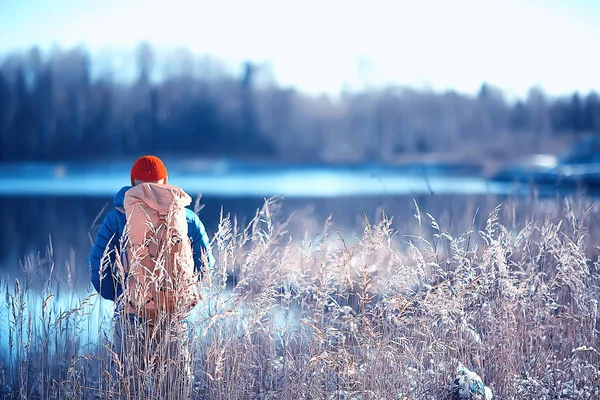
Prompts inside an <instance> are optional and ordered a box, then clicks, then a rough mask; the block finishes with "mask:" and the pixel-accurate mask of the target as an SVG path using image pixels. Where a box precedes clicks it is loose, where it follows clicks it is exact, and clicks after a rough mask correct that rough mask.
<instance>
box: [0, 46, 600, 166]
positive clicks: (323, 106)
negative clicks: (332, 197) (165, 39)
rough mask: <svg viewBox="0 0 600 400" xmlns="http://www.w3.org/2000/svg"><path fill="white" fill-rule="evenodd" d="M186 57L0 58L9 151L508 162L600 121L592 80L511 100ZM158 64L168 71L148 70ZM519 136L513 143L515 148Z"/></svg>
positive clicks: (72, 156) (0, 108) (85, 156)
mask: <svg viewBox="0 0 600 400" xmlns="http://www.w3.org/2000/svg"><path fill="white" fill-rule="evenodd" d="M176 59H177V60H178V61H179V62H178V64H177V65H178V68H177V70H176V71H172V70H171V71H169V69H168V68H167V67H166V66H164V65H159V64H158V63H157V62H156V56H155V52H154V50H153V48H152V47H151V46H150V45H148V44H142V45H140V46H138V48H137V50H136V51H135V53H134V54H132V55H131V60H130V61H131V64H132V65H135V71H136V72H135V73H134V76H133V79H130V80H129V81H123V80H119V79H116V78H115V77H114V75H115V74H117V73H118V72H119V71H111V70H104V71H103V72H102V73H96V74H95V75H96V76H93V74H92V71H93V69H94V68H93V67H94V66H93V62H92V60H91V57H90V55H89V54H88V53H87V52H86V50H85V49H83V48H74V49H70V50H54V51H49V52H46V53H42V52H40V51H39V50H37V49H35V48H34V49H31V50H29V51H26V52H22V53H11V54H9V55H5V56H4V57H2V58H0V161H2V162H7V161H40V160H43V161H56V160H61V161H64V160H88V161H89V160H115V159H123V158H130V157H136V156H137V155H139V154H145V153H160V154H161V155H176V156H178V157H186V156H187V157H208V158H222V157H225V158H242V159H254V160H256V159H258V160H266V161H275V162H291V163H297V162H310V163H365V162H375V163H397V162H402V161H403V160H416V159H418V158H417V157H418V156H427V155H434V156H435V159H436V160H447V161H452V160H461V161H462V162H465V161H473V162H481V163H486V162H492V161H494V160H496V161H497V160H500V161H507V160H508V161H510V160H511V159H512V158H514V157H518V156H522V155H523V154H531V153H547V152H552V153H557V152H561V151H562V150H564V147H563V146H564V145H565V143H571V142H572V141H573V140H574V139H577V138H578V137H581V135H582V134H587V133H594V132H599V131H600V96H599V95H598V93H596V92H594V91H590V92H589V93H577V92H574V93H572V94H568V95H562V96H548V95H546V94H545V93H544V91H543V90H542V89H541V88H538V87H533V88H531V89H530V91H529V93H528V95H527V97H526V98H522V99H512V100H510V99H506V98H505V96H504V95H503V92H502V90H501V89H500V88H496V87H493V86H491V85H488V84H485V83H483V84H482V86H481V89H480V90H479V92H478V93H477V94H475V95H467V94H461V93H458V92H456V91H445V92H434V91H425V90H415V89H410V88H405V87H401V86H398V87H396V86H391V85H390V86H389V87H386V88H382V89H373V90H365V91H360V92H356V91H348V92H343V91H342V93H341V95H340V96H339V97H331V96H327V95H321V96H315V95H308V94H304V93H302V92H301V91H298V90H296V89H294V88H288V87H284V86H282V85H278V84H277V83H276V82H275V80H274V79H272V78H271V76H270V71H269V68H268V67H267V66H263V65H261V64H258V63H252V62H247V63H246V64H245V65H243V67H242V68H241V71H231V69H227V68H226V67H225V66H224V65H222V64H220V63H219V60H218V59H212V58H210V57H208V56H205V57H194V56H193V55H192V54H191V53H189V52H185V51H182V50H180V51H178V52H177V54H176ZM157 70H159V72H160V75H161V76H162V79H160V80H158V81H157V80H151V79H150V77H151V76H153V75H156V72H157ZM515 143H518V144H519V145H518V146H514V144H515Z"/></svg>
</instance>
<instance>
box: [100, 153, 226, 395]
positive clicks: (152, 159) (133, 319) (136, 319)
mask: <svg viewBox="0 0 600 400" xmlns="http://www.w3.org/2000/svg"><path fill="white" fill-rule="evenodd" d="M130 179H131V186H125V187H123V188H121V189H120V190H119V191H118V192H117V193H116V194H115V196H114V199H113V203H114V207H115V208H114V210H112V211H111V212H110V213H109V214H108V215H107V216H106V218H104V221H103V223H102V225H101V226H100V229H99V230H98V233H97V234H96V238H95V240H94V244H93V247H92V249H91V252H90V255H89V257H88V263H89V268H90V274H91V282H92V285H93V286H94V289H95V290H96V291H97V292H98V293H99V295H100V296H101V297H102V298H104V299H106V300H110V301H113V302H114V303H115V307H114V308H115V318H114V321H115V324H114V332H113V350H114V352H115V355H116V357H115V358H116V359H117V360H115V362H117V361H118V362H117V363H118V365H119V366H120V368H121V371H120V372H119V373H118V376H120V377H121V378H123V377H126V378H128V379H129V383H128V384H127V385H126V386H127V388H126V389H127V390H128V393H131V392H132V391H133V392H134V393H137V392H139V391H140V390H141V389H140V388H141V387H143V383H142V380H143V379H142V378H140V377H139V374H138V372H139V371H141V370H151V369H154V373H153V375H154V379H157V377H158V376H159V375H160V376H163V377H164V376H165V374H164V366H165V364H167V362H166V361H168V360H169V359H172V358H174V354H175V353H177V356H178V357H179V359H180V360H183V361H184V363H185V364H186V365H185V366H184V367H183V369H185V370H186V375H187V376H185V377H186V378H190V379H191V380H193V376H190V375H191V370H190V369H189V368H190V360H189V357H190V354H189V351H188V349H187V346H188V344H184V341H185V333H184V329H183V328H182V326H183V324H181V323H178V324H176V325H174V324H173V321H169V322H168V323H167V322H165V321H159V322H157V321H153V320H149V319H148V318H144V316H142V315H136V314H134V313H132V312H131V309H130V307H127V306H125V305H124V304H123V303H125V302H126V301H125V300H123V298H125V297H128V296H127V295H124V293H125V294H126V293H127V290H126V289H127V288H124V286H126V285H125V282H124V281H125V280H124V279H122V278H120V277H119V276H121V275H123V273H122V271H121V273H119V269H121V270H123V269H126V268H127V265H124V264H127V262H123V259H124V257H123V255H124V254H126V249H125V248H122V247H126V244H125V243H126V242H127V239H128V238H127V236H128V234H127V232H129V226H128V225H127V223H128V221H127V214H126V211H127V210H126V207H127V201H128V200H127V198H129V200H131V199H132V196H133V193H136V196H138V195H139V193H144V190H145V189H149V191H150V192H152V189H151V188H152V186H151V185H161V186H159V188H160V187H162V185H165V186H169V185H168V183H167V182H168V173H167V169H166V167H165V165H164V163H163V162H162V160H161V159H160V158H158V157H156V156H151V155H147V156H143V157H140V158H138V159H137V160H136V161H135V163H134V164H133V166H132V168H131V172H130ZM145 185H146V186H148V188H144V187H143V186H145ZM132 188H135V190H132ZM173 188H175V187H173ZM139 189H142V190H141V191H140V190H139ZM157 189H158V188H157ZM176 189H179V188H176ZM130 190H131V192H130V195H129V196H127V195H126V194H127V193H128V192H129V191H130ZM155 191H157V190H155ZM181 193H184V192H183V191H181ZM184 196H187V195H186V194H185V193H184ZM185 219H186V221H187V235H188V237H189V239H190V241H189V244H190V247H191V254H192V257H193V264H194V266H193V267H194V270H195V271H196V273H197V274H198V275H199V277H202V275H203V274H204V273H206V272H207V271H210V270H212V269H213V267H214V263H215V260H214V256H213V254H212V251H211V248H210V244H209V240H208V235H207V233H206V229H205V227H204V225H203V223H202V221H201V220H200V219H199V218H198V216H197V215H196V213H195V212H194V211H193V210H191V209H189V208H185ZM184 225H185V224H184ZM131 234H132V235H133V231H132V232H131ZM119 261H120V262H119ZM179 322H181V321H179ZM156 332H160V333H161V334H160V335H157V334H156ZM165 332H168V333H169V335H164V333H165ZM165 337H166V340H168V344H167V345H164V343H163V342H164V341H165ZM157 341H161V343H158V342H157ZM157 349H158V350H157ZM172 349H175V350H172ZM182 350H183V351H182ZM157 353H161V356H160V357H158V358H157V356H156V354H157ZM149 358H154V359H160V358H163V359H164V360H163V362H162V363H159V364H162V366H161V365H156V362H155V363H154V365H153V366H151V367H153V368H149V366H148V359H149ZM144 359H145V360H144ZM171 361H172V360H171ZM158 367H163V371H162V372H163V373H157V368H158ZM180 370H181V368H180ZM144 379H145V378H144ZM171 379H172V377H171ZM176 380H177V379H176ZM121 381H123V379H121ZM177 381H185V379H184V380H177Z"/></svg>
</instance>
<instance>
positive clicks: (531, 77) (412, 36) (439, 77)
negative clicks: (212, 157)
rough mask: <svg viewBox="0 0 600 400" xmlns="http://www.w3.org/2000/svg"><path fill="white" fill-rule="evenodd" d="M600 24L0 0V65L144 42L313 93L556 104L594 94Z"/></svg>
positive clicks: (347, 9) (350, 8) (532, 14)
mask: <svg viewBox="0 0 600 400" xmlns="http://www.w3.org/2000/svg"><path fill="white" fill-rule="evenodd" d="M599 21H600V0H572V1H566V0H565V1H559V0H546V1H543V0H522V1H517V0H504V1H495V2H492V1H486V0H478V1H477V0H453V1H432V0H423V1H402V0H397V1H393V0H388V1H380V0H370V1H352V0H346V1H338V0H303V1H288V0H253V1H242V0H239V1H231V0H220V1H214V0H209V1H204V0H187V1H186V0H171V1H158V0H120V1H118V0H103V1H96V0H92V1H85V0H79V1H77V0H53V1H51V0H0V55H1V54H7V53H8V52H10V51H15V50H24V49H28V48H30V47H31V46H34V45H35V46H38V47H40V48H41V49H49V48H51V47H52V46H55V45H59V46H60V47H62V48H70V47H73V46H85V47H86V48H87V49H89V51H90V52H91V54H92V55H93V56H94V57H95V59H99V58H101V57H106V55H107V54H112V53H115V54H122V53H123V52H128V51H130V50H132V49H134V48H135V47H136V46H137V45H138V44H139V43H140V42H143V41H146V42H149V43H150V44H151V45H152V46H153V47H155V48H156V49H157V50H161V49H164V50H168V49H174V48H186V49H188V50H189V51H190V52H192V53H193V54H196V55H210V56H211V57H214V58H216V59H220V60H223V61H225V62H228V63H230V65H237V64H238V63H240V62H242V61H244V60H251V61H255V62H259V63H266V64H268V65H270V67H271V71H272V72H273V74H274V77H275V79H276V81H277V82H278V83H280V84H282V85H286V86H294V87H296V88H298V89H300V90H303V91H306V92H309V93H314V94H319V93H328V94H336V93H339V91H340V90H342V89H344V88H346V89H350V90H353V89H354V90H360V89H363V88H365V87H381V86H384V85H388V84H396V85H402V86H409V87H413V88H417V89H433V90H436V91H444V90H449V89H451V90H457V91H459V92H464V93H475V92H476V91H477V90H478V89H479V88H480V87H481V84H482V83H483V82H487V83H489V84H492V85H495V86H498V87H499V88H501V89H502V90H503V91H505V93H506V94H507V95H508V96H509V97H510V96H519V97H520V96H525V95H526V94H527V91H528V90H529V89H530V88H531V87H534V86H539V87H541V88H542V89H543V90H544V91H545V92H546V93H548V94H550V95H560V94H568V93H572V92H574V91H579V92H581V93H587V92H589V91H590V90H592V89H596V90H599V89H600V52H598V50H597V49H598V44H599V43H600V22H599ZM119 52H120V53H119ZM111 65H112V64H111Z"/></svg>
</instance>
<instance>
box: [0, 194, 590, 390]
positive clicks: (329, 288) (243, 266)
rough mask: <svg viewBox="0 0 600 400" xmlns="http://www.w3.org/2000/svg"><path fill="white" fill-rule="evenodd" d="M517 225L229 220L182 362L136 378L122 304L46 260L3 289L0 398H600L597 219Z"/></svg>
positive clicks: (544, 218)
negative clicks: (460, 390)
mask: <svg viewBox="0 0 600 400" xmlns="http://www.w3.org/2000/svg"><path fill="white" fill-rule="evenodd" d="M507 210H508V211H507ZM511 210H512V211H514V210H515V208H514V207H513V208H512V209H511V208H510V207H509V205H503V206H499V207H497V208H495V209H493V210H491V212H489V215H487V217H485V218H479V219H477V220H476V219H475V218H474V219H473V223H472V224H471V227H470V229H469V230H468V231H467V232H456V231H455V230H456V227H453V226H443V224H442V223H440V222H438V221H437V220H436V218H435V216H433V215H429V214H427V213H426V212H424V211H422V210H420V209H419V207H418V205H417V204H416V203H415V217H416V218H415V219H414V222H413V223H412V225H410V224H409V225H407V224H403V225H402V227H401V229H400V228H396V227H395V222H394V221H392V219H391V218H388V217H387V216H385V215H382V216H381V218H380V220H379V221H368V220H365V221H364V224H363V227H362V228H361V232H360V233H359V234H358V235H356V237H353V236H351V235H350V236H348V235H343V234H342V233H341V232H339V231H337V230H336V228H335V224H334V222H333V221H330V220H328V221H326V222H325V224H324V226H323V227H322V228H320V229H319V230H314V231H310V232H301V233H299V234H298V235H297V236H296V234H297V232H296V229H295V228H294V227H295V225H294V218H291V219H289V218H286V217H285V216H283V215H281V213H280V202H279V201H275V200H269V201H267V202H266V203H265V205H264V207H263V208H262V209H261V210H258V211H257V213H256V217H255V218H254V219H253V220H252V221H251V222H250V223H249V224H248V225H247V226H240V225H239V224H238V222H237V221H236V219H235V218H230V217H229V216H223V217H222V218H221V222H220V225H219V227H218V232H217V234H216V235H215V237H214V238H213V243H212V244H213V248H214V252H215V253H216V254H215V255H216V256H217V257H218V260H219V262H218V264H217V267H216V269H215V270H214V271H212V273H210V274H207V276H206V277H205V279H204V280H203V282H202V283H201V285H202V290H203V297H204V299H205V300H204V302H203V303H202V304H201V305H200V306H198V307H197V308H196V309H195V310H194V313H193V314H192V315H191V316H190V318H189V320H188V324H187V331H185V332H184V333H185V335H186V338H185V340H183V339H182V338H176V339H177V340H175V341H173V342H171V343H170V346H172V345H173V343H175V344H176V346H186V347H187V348H188V350H189V351H186V352H183V351H179V352H178V350H177V349H175V350H174V351H175V353H174V354H179V353H181V354H183V353H185V354H190V358H189V359H187V358H186V360H184V361H185V363H187V365H186V366H183V367H182V365H181V363H179V364H177V363H173V364H168V365H163V366H156V368H154V369H149V370H146V371H143V372H144V373H142V374H140V375H139V380H138V381H135V380H134V381H132V378H131V376H129V374H128V373H127V371H125V370H124V369H122V368H121V369H120V365H119V360H118V359H117V358H116V357H115V354H114V353H113V352H112V350H113V349H112V348H111V343H112V337H113V336H112V329H113V326H112V325H113V324H112V320H111V318H110V315H109V313H107V312H106V310H109V306H110V304H106V302H101V301H100V300H99V298H98V297H97V296H96V295H94V294H91V295H88V293H83V294H82V295H78V294H77V293H78V292H76V291H75V288H74V287H72V285H70V283H69V280H68V279H67V278H66V274H65V273H63V272H60V273H59V272H58V271H56V270H55V269H54V266H53V264H52V252H51V249H49V251H48V254H47V257H44V258H40V259H35V260H28V261H27V262H25V263H24V264H23V270H24V271H23V272H24V273H23V276H22V277H21V279H20V280H18V281H14V280H8V279H5V280H3V281H2V282H1V284H0V288H1V289H2V291H3V293H4V294H3V300H4V301H3V305H2V306H1V307H0V318H2V319H3V321H4V323H3V325H2V326H3V329H0V343H1V349H2V353H1V355H2V357H1V358H0V385H1V387H0V389H1V392H2V395H3V396H5V397H6V398H16V397H24V398H110V397H111V396H112V397H113V398H148V397H149V396H153V397H155V398H178V399H179V398H185V397H193V398H198V399H204V398H206V399H208V398H210V399H248V398H251V399H272V398H278V399H290V398H296V399H303V398H305V399H315V398H318V399H330V398H331V399H380V398H386V399H431V398H436V399H451V398H452V395H453V386H452V385H453V381H454V379H455V377H456V371H457V367H458V366H460V365H464V366H465V367H466V368H468V370H469V371H472V372H473V373H474V374H476V375H477V376H479V377H480V378H481V380H482V381H483V382H485V385H486V386H488V387H489V388H490V389H491V391H492V392H493V394H494V398H520V399H555V398H563V399H585V398H590V399H591V398H598V397H599V396H600V370H599V368H598V367H599V363H598V362H599V357H598V351H597V349H598V347H599V344H598V336H597V327H596V321H597V311H598V303H597V299H598V267H599V262H598V259H597V250H598V238H599V236H598V235H597V234H596V233H595V231H594V229H595V226H596V223H597V216H596V213H595V209H594V207H592V206H591V204H587V202H586V201H585V200H572V201H571V202H562V203H560V204H557V203H552V202H546V203H542V202H541V201H540V202H538V203H537V204H536V207H533V208H532V209H531V210H527V212H521V213H519V214H521V215H522V216H521V217H516V215H517V213H513V212H511ZM529 211H531V212H529ZM106 273H110V271H107V272H106ZM168 348H171V347H168ZM145 356H149V355H148V354H146V355H145ZM188 367H189V368H190V370H191V371H193V375H194V380H193V381H191V380H188V379H179V377H181V376H184V375H185V373H184V372H185V371H186V370H187V369H185V368H188ZM182 368H183V369H182ZM182 371H184V372H182ZM182 374H183V375H182Z"/></svg>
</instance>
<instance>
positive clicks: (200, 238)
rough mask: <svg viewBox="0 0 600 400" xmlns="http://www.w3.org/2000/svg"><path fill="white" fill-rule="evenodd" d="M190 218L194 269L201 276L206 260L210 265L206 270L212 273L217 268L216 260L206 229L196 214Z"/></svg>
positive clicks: (192, 214)
mask: <svg viewBox="0 0 600 400" xmlns="http://www.w3.org/2000/svg"><path fill="white" fill-rule="evenodd" d="M189 215H190V218H189V219H188V236H189V237H190V239H191V240H192V247H193V251H194V268H195V269H196V271H198V272H199V273H200V274H202V272H203V271H202V266H203V265H204V264H203V262H204V260H205V259H206V261H207V263H208V265H206V269H207V270H209V271H212V270H213V268H214V266H215V258H214V256H213V254H212V250H211V248H210V241H209V240H208V234H207V233H206V229H205V228H204V224H203V223H202V221H200V218H198V216H197V215H196V213H194V212H191V213H189Z"/></svg>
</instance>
